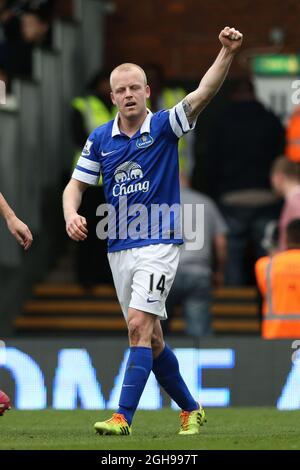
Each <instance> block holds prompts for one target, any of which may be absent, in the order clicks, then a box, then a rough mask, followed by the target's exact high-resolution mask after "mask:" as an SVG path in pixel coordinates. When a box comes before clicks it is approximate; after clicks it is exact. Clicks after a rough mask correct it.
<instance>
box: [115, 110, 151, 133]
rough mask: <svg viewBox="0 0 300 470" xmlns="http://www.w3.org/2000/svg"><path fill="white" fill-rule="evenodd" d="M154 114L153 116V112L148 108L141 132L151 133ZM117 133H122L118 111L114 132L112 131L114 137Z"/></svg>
mask: <svg viewBox="0 0 300 470" xmlns="http://www.w3.org/2000/svg"><path fill="white" fill-rule="evenodd" d="M152 116H153V113H151V111H150V109H148V108H147V116H146V119H145V121H144V122H143V124H142V125H141V128H140V134H145V133H147V134H150V123H151V119H152ZM116 135H121V131H120V129H119V113H117V115H116V117H115V119H114V123H113V127H112V132H111V136H112V137H115V136H116Z"/></svg>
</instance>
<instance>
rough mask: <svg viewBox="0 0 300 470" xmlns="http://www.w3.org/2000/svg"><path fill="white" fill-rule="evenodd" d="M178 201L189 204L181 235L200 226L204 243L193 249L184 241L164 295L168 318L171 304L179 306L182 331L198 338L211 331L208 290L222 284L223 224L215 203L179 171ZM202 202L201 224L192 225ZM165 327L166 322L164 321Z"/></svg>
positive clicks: (187, 237)
mask: <svg viewBox="0 0 300 470" xmlns="http://www.w3.org/2000/svg"><path fill="white" fill-rule="evenodd" d="M180 184H181V205H182V207H183V211H184V212H185V211H186V210H187V209H186V208H185V205H186V204H189V205H192V207H193V210H192V212H190V211H188V212H185V214H189V215H190V219H189V220H187V219H186V217H187V215H185V218H183V221H184V222H188V223H187V224H184V227H183V235H184V239H185V241H186V240H191V238H192V236H193V233H192V231H193V230H197V231H198V233H199V232H200V231H201V230H203V231H204V232H203V235H204V245H203V247H202V248H200V249H197V250H191V251H189V250H188V245H187V244H185V245H184V247H183V249H182V252H181V256H180V261H179V266H178V270H177V274H176V277H175V280H174V284H173V286H172V288H171V291H170V294H169V296H168V299H167V310H168V316H169V321H170V319H171V318H172V317H173V316H174V307H175V306H176V305H178V304H180V305H181V306H182V309H183V316H184V318H185V320H186V333H187V334H188V335H190V336H192V337H195V338H200V337H203V336H208V335H210V334H211V333H212V326H211V323H212V322H211V312H210V302H211V291H212V287H213V286H215V287H222V285H223V275H224V273H223V271H224V264H225V260H226V253H227V240H226V234H227V227H226V224H225V222H224V219H223V217H222V215H221V214H220V212H219V210H218V208H217V206H216V205H215V203H214V202H213V201H212V200H211V199H210V198H209V197H207V196H205V195H204V194H202V193H199V192H198V191H195V190H193V189H191V188H190V183H189V180H188V178H187V176H186V175H185V174H184V172H181V174H180ZM197 204H200V205H204V220H201V221H200V222H201V227H197V226H196V217H195V215H196V205H197ZM167 327H168V325H167Z"/></svg>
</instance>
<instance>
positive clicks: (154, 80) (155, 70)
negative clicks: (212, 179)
mask: <svg viewBox="0 0 300 470" xmlns="http://www.w3.org/2000/svg"><path fill="white" fill-rule="evenodd" d="M145 73H146V76H147V78H148V83H149V84H150V89H151V95H150V98H148V100H147V106H148V107H149V108H150V109H151V111H152V112H153V113H156V112H157V111H159V110H160V109H171V108H173V106H175V105H176V104H177V103H179V102H180V101H182V100H183V99H184V97H185V96H186V95H187V91H186V90H185V89H184V88H183V87H180V86H167V85H166V78H165V74H164V71H163V68H162V67H161V66H160V65H159V64H148V65H146V67H145ZM194 140H195V139H194V132H188V133H187V134H186V135H185V136H184V137H183V138H181V139H180V140H179V146H178V156H179V166H180V169H181V170H183V171H184V172H185V174H186V175H187V176H188V177H189V178H191V177H192V174H193V170H194V167H195V152H194Z"/></svg>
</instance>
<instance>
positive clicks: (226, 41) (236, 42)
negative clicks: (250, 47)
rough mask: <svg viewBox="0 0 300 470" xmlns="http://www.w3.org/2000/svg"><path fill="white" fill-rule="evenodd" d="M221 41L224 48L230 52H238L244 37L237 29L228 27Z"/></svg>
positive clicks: (222, 32) (221, 33)
mask: <svg viewBox="0 0 300 470" xmlns="http://www.w3.org/2000/svg"><path fill="white" fill-rule="evenodd" d="M219 39H220V41H221V43H222V45H223V46H224V47H226V49H228V50H229V51H230V52H237V51H238V49H239V48H240V47H241V45H242V42H243V35H242V33H240V32H239V31H238V30H237V29H235V28H229V26H226V28H224V29H223V30H222V31H221V32H220V34H219Z"/></svg>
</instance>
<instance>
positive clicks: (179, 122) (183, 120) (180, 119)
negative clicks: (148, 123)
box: [169, 101, 197, 138]
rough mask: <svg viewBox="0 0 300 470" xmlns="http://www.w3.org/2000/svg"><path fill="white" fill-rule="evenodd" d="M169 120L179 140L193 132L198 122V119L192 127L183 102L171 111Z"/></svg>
mask: <svg viewBox="0 0 300 470" xmlns="http://www.w3.org/2000/svg"><path fill="white" fill-rule="evenodd" d="M169 120H170V126H171V128H172V130H173V132H174V134H175V135H176V136H177V137H178V138H180V137H182V136H183V135H184V134H186V133H187V132H189V131H191V130H193V129H194V128H195V126H196V122H197V119H195V120H194V121H193V123H192V125H190V124H189V122H188V120H187V117H186V114H185V112H184V109H183V106H182V101H180V103H178V104H177V105H176V106H174V107H173V108H172V109H170V115H169Z"/></svg>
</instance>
